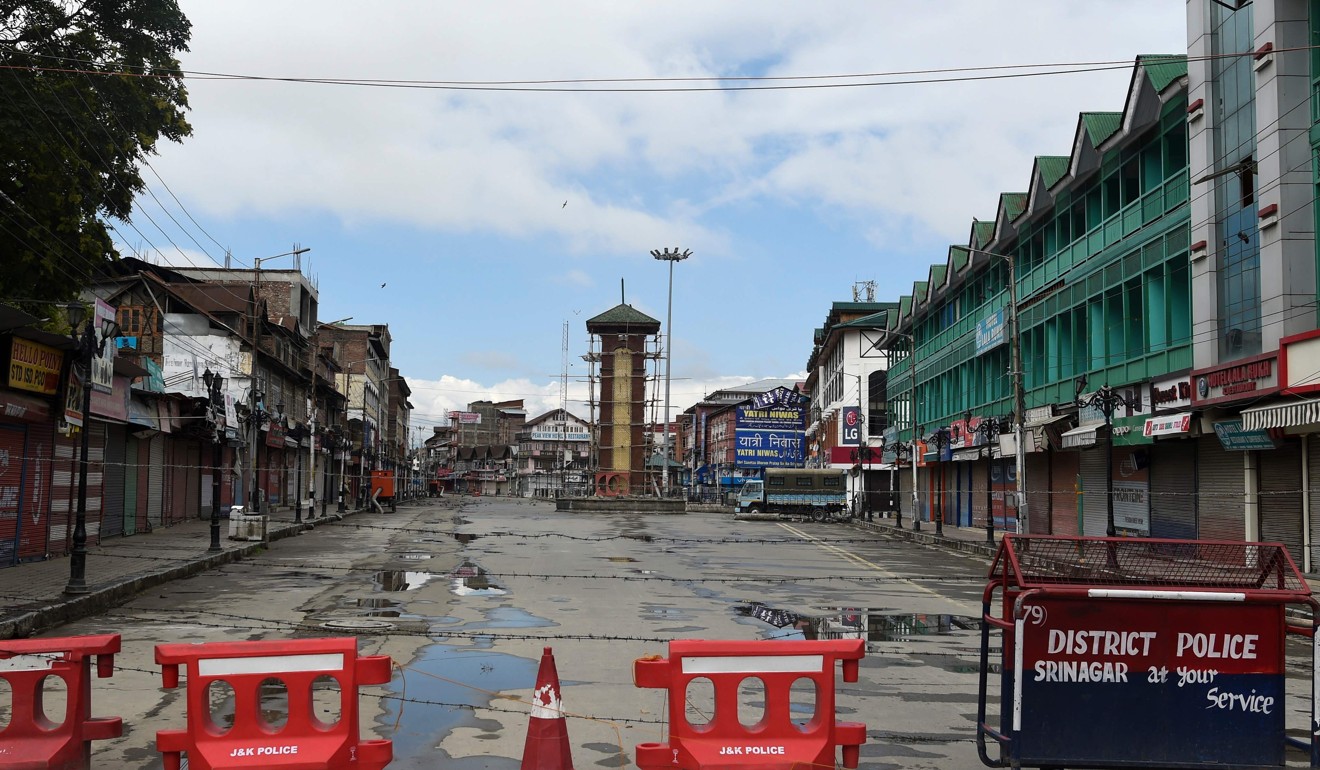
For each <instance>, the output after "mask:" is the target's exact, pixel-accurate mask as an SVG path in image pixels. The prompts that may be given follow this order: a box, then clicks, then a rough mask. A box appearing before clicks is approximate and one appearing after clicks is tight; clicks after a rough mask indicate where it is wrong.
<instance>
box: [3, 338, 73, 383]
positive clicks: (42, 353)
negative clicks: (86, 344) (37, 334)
mask: <svg viewBox="0 0 1320 770" xmlns="http://www.w3.org/2000/svg"><path fill="white" fill-rule="evenodd" d="M63 366H64V354H63V353H62V352H60V351H58V350H56V349H55V348H52V347H47V346H45V345H42V344H41V343H40V342H33V341H32V340H25V339H22V338H20V337H14V339H13V342H11V343H10V345H9V378H8V379H9V387H11V388H13V389H14V390H28V391H31V392H33V393H41V394H43V395H47V396H53V395H55V393H56V392H57V391H59V389H60V369H61V368H63Z"/></svg>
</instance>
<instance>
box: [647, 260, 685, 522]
mask: <svg viewBox="0 0 1320 770" xmlns="http://www.w3.org/2000/svg"><path fill="white" fill-rule="evenodd" d="M651 256H652V257H655V258H656V259H658V260H660V261H662V262H668V263H669V309H668V311H667V312H666V314H665V457H664V458H663V459H664V473H665V477H664V496H665V497H669V455H670V453H671V452H672V451H673V450H672V449H671V447H670V443H669V442H670V438H669V371H670V366H671V365H672V364H673V362H674V326H673V325H674V263H675V262H682V261H683V260H685V259H687V258H688V257H690V256H692V252H691V251H689V250H687V249H684V250H683V251H679V250H678V248H677V247H676V248H675V249H674V250H673V251H670V250H669V249H665V250H663V251H661V250H659V249H653V250H652V251H651ZM651 435H652V436H654V435H655V434H654V433H652V434H651Z"/></svg>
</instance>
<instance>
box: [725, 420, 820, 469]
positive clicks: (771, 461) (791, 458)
mask: <svg viewBox="0 0 1320 770" xmlns="http://www.w3.org/2000/svg"><path fill="white" fill-rule="evenodd" d="M806 443H807V442H806V438H805V436H804V434H803V432H802V431H775V430H763V429H757V428H753V429H748V430H743V429H739V430H738V431H737V441H736V442H735V444H734V462H735V463H736V464H737V465H738V467H739V468H801V467H802V465H803V463H804V455H803V449H804V447H805V446H806Z"/></svg>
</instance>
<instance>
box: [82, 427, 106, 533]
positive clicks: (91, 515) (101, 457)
mask: <svg viewBox="0 0 1320 770" xmlns="http://www.w3.org/2000/svg"><path fill="white" fill-rule="evenodd" d="M104 500H105V423H103V422H97V421H95V420H94V421H92V427H91V430H89V431H88V433H87V515H86V519H85V520H86V526H87V545H89V546H91V545H96V544H97V543H100V542H101V513H102V511H103V509H104V507H105V506H104Z"/></svg>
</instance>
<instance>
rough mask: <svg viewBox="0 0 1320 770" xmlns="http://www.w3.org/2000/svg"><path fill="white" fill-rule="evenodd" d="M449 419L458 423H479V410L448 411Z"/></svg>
mask: <svg viewBox="0 0 1320 770" xmlns="http://www.w3.org/2000/svg"><path fill="white" fill-rule="evenodd" d="M449 421H450V422H451V423H457V424H459V425H480V424H481V413H480V412H450V413H449Z"/></svg>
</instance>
